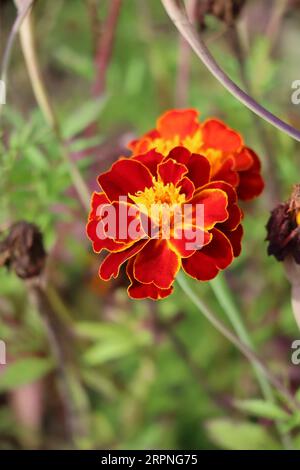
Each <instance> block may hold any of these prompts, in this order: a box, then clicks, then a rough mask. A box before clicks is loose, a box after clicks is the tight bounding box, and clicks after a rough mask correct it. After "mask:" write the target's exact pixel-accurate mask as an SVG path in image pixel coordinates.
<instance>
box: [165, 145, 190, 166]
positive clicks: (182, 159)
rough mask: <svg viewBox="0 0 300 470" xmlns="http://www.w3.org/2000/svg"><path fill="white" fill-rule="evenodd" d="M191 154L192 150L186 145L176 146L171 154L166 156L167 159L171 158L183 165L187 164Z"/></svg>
mask: <svg viewBox="0 0 300 470" xmlns="http://www.w3.org/2000/svg"><path fill="white" fill-rule="evenodd" d="M190 156H191V152H190V151H189V150H188V149H187V148H185V147H180V146H179V147H174V148H173V149H172V150H171V151H170V152H169V154H168V155H167V156H166V157H165V160H168V159H169V158H171V159H172V160H175V161H176V162H177V163H182V165H187V164H188V162H189V159H190Z"/></svg>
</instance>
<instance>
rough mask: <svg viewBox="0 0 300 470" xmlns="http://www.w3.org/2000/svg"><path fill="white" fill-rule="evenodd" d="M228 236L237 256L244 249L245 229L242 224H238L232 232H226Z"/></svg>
mask: <svg viewBox="0 0 300 470" xmlns="http://www.w3.org/2000/svg"><path fill="white" fill-rule="evenodd" d="M224 234H225V235H226V237H227V238H228V240H229V241H230V243H231V246H232V249H233V255H234V257H235V258H236V257H237V256H239V255H240V254H241V251H242V244H241V242H242V238H243V235H244V230H243V227H242V225H238V226H237V228H236V229H235V230H232V231H230V232H224Z"/></svg>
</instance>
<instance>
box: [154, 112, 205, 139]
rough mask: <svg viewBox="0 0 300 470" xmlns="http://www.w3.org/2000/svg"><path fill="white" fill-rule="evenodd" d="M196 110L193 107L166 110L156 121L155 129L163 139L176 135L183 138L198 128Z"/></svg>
mask: <svg viewBox="0 0 300 470" xmlns="http://www.w3.org/2000/svg"><path fill="white" fill-rule="evenodd" d="M198 115H199V113H198V111H196V110H195V109H178V110H177V109H174V110H171V111H167V112H166V113H165V114H163V115H162V116H161V117H160V118H159V119H158V121H157V130H158V132H159V133H160V135H161V137H162V138H164V139H172V138H173V137H174V136H176V135H178V136H179V137H180V138H181V139H184V138H185V137H186V136H188V135H193V134H194V133H195V132H196V131H197V130H198V128H199V122H198Z"/></svg>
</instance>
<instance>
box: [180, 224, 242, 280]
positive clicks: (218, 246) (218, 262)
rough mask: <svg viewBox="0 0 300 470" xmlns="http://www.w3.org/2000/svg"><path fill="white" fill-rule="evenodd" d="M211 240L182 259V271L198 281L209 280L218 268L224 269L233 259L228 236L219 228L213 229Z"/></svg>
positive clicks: (214, 275)
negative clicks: (188, 256)
mask: <svg viewBox="0 0 300 470" xmlns="http://www.w3.org/2000/svg"><path fill="white" fill-rule="evenodd" d="M212 233H213V237H212V241H211V242H210V243H209V244H208V245H206V246H205V247H204V248H203V249H202V250H200V251H196V253H195V254H193V255H192V256H191V257H190V258H184V259H183V260H182V267H183V269H184V271H185V272H186V273H187V274H188V275H189V276H191V277H193V278H195V279H198V280H199V281H209V280H211V279H213V278H214V277H216V275H217V274H218V272H219V270H220V269H225V268H227V266H229V265H230V263H231V262H232V260H233V250H232V246H231V244H230V242H229V240H228V238H227V237H226V236H225V235H224V234H223V233H222V232H220V231H219V230H217V229H213V231H212Z"/></svg>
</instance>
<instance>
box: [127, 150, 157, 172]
mask: <svg viewBox="0 0 300 470" xmlns="http://www.w3.org/2000/svg"><path fill="white" fill-rule="evenodd" d="M163 158H164V157H163V155H162V154H161V153H158V152H156V150H153V149H152V150H150V151H149V152H147V153H144V154H142V155H136V156H134V157H133V160H137V161H138V162H140V163H142V164H143V165H145V167H147V168H148V170H149V171H150V172H151V174H152V175H153V176H156V174H157V166H158V165H159V164H160V163H161V162H162V160H163Z"/></svg>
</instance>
